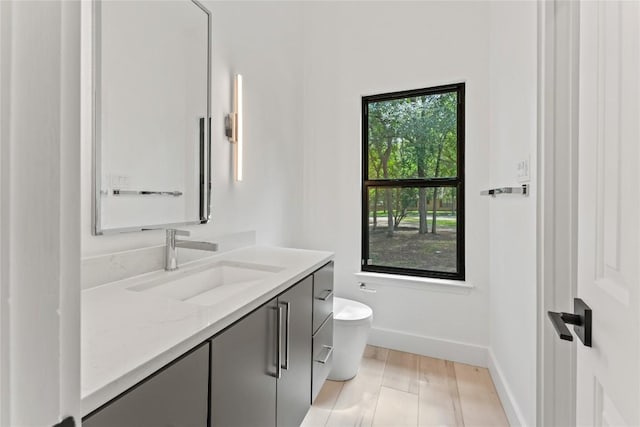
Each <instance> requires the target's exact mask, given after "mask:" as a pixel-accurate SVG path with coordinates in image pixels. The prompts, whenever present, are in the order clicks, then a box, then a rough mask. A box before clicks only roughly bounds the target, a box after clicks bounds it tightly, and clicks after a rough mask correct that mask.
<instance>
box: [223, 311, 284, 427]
mask: <svg viewBox="0 0 640 427" xmlns="http://www.w3.org/2000/svg"><path fill="white" fill-rule="evenodd" d="M276 325H277V303H276V300H275V299H274V300H272V301H271V302H269V303H267V304H265V305H263V306H262V307H260V308H258V309H257V310H255V311H254V312H252V313H251V314H249V315H248V316H246V317H245V318H243V319H242V320H240V321H239V322H237V323H236V324H234V325H233V326H231V327H230V328H229V329H227V330H226V331H224V332H222V333H221V334H220V335H218V336H216V337H215V338H214V339H213V340H212V344H211V425H212V426H213V427H234V426H239V427H240V426H242V427H248V426H261V427H270V426H275V424H276V378H275V372H276V364H275V363H276V362H275V360H276V352H277V349H278V347H277V341H276V338H277V337H276V335H277V334H276Z"/></svg>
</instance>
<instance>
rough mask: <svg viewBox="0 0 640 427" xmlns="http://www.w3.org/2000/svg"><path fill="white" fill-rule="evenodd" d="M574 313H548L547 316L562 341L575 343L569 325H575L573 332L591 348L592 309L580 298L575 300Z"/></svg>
mask: <svg viewBox="0 0 640 427" xmlns="http://www.w3.org/2000/svg"><path fill="white" fill-rule="evenodd" d="M573 311H574V313H558V312H555V311H548V312H547V315H548V316H549V319H551V323H552V324H553V327H554V328H555V330H556V332H557V333H558V336H560V339H561V340H566V341H573V335H571V331H569V328H567V324H569V325H573V330H574V332H575V333H576V335H577V336H578V338H580V341H582V343H583V344H584V345H585V346H586V347H591V327H592V323H593V322H592V319H591V308H590V307H589V306H588V305H587V304H586V303H585V302H584V301H582V300H581V299H580V298H574V299H573Z"/></svg>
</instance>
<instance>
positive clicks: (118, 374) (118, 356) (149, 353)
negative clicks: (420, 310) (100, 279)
mask: <svg viewBox="0 0 640 427" xmlns="http://www.w3.org/2000/svg"><path fill="white" fill-rule="evenodd" d="M332 258H333V254H332V253H330V252H320V251H309V250H302V249H285V248H272V247H256V246H253V247H248V248H242V249H237V250H234V251H231V252H226V253H222V254H220V255H217V256H213V257H209V258H206V259H204V260H200V261H194V262H191V263H187V264H184V265H182V266H180V269H179V270H176V271H173V272H165V271H155V272H152V273H148V274H144V275H141V276H136V277H131V278H128V279H124V280H120V281H117V282H112V283H107V284H105V285H101V286H97V287H94V288H89V289H86V290H84V291H82V328H81V329H82V334H81V364H82V377H81V393H82V414H83V416H84V415H87V414H89V413H90V412H92V411H94V410H95V409H97V408H99V407H100V406H102V405H103V404H105V403H107V402H108V401H109V400H111V399H113V398H114V397H116V396H118V395H119V394H120V393H122V392H124V391H126V390H127V389H128V388H130V387H131V386H133V385H135V384H137V383H138V382H140V381H141V380H143V379H144V378H146V377H147V376H149V375H151V374H152V373H154V372H155V371H157V370H158V369H160V368H162V367H163V366H164V365H166V364H168V363H169V362H171V361H173V360H174V359H176V358H178V357H179V356H181V355H182V354H184V353H186V352H187V351H189V350H190V349H192V348H194V347H196V346H197V345H199V344H201V343H203V342H204V341H206V340H207V339H209V338H211V337H212V336H213V335H215V334H216V333H217V332H219V331H221V330H222V329H224V328H225V327H226V326H228V325H230V324H231V323H233V322H234V321H236V320H238V319H240V318H241V317H243V316H244V315H246V314H248V313H250V312H251V311H253V310H254V309H255V308H257V307H259V306H261V305H262V304H264V303H265V302H267V301H269V300H270V299H271V298H273V297H275V296H276V295H278V294H279V293H281V292H282V291H284V290H285V289H287V288H288V287H289V286H291V285H293V284H295V283H297V282H298V281H300V280H301V279H303V278H304V277H306V276H308V275H309V274H311V273H313V272H314V271H315V270H317V269H318V268H320V267H322V266H323V265H324V264H326V263H327V262H329V261H330V260H331V259H332ZM222 260H224V261H234V262H236V261H237V262H250V263H256V264H265V265H272V266H278V267H281V268H282V270H280V271H278V272H276V273H274V274H272V275H270V276H269V277H266V278H265V279H264V280H262V281H260V283H259V284H257V285H255V286H252V287H250V288H248V289H246V290H245V291H243V292H240V293H236V294H235V295H233V296H230V297H228V298H224V299H223V300H221V301H220V302H219V303H216V304H215V305H211V306H203V305H196V304H192V303H188V302H182V301H178V300H175V299H170V298H168V297H163V296H161V295H157V294H152V293H148V292H135V291H131V290H129V289H127V288H129V287H131V286H133V285H135V284H137V283H141V282H144V281H148V280H155V279H159V278H161V277H167V276H173V277H174V278H176V279H177V278H180V277H183V276H186V275H188V274H190V272H192V271H193V270H194V269H198V270H200V269H202V268H204V267H205V266H206V265H208V264H214V263H216V262H219V261H222Z"/></svg>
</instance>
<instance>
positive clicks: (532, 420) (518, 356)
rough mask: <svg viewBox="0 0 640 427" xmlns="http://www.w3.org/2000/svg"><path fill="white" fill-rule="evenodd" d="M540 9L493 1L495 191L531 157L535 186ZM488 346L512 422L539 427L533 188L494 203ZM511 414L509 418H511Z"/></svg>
mask: <svg viewBox="0 0 640 427" xmlns="http://www.w3.org/2000/svg"><path fill="white" fill-rule="evenodd" d="M536 10H537V9H536V3H535V2H534V1H529V2H492V3H491V41H490V51H491V55H490V58H491V60H490V70H491V73H490V75H491V79H490V84H491V86H490V93H491V97H490V99H491V105H490V111H491V144H490V165H489V166H490V167H489V169H490V171H491V173H490V181H491V184H492V185H493V186H505V185H509V186H510V185H515V184H517V179H516V177H517V175H516V164H517V163H518V162H519V161H520V160H522V159H524V158H528V157H529V156H530V158H531V163H530V165H529V171H530V174H531V182H532V183H535V182H536V177H535V171H536V141H537V115H536V105H537V104H536V103H537V86H536V79H537V74H536V73H537V43H536V37H537V26H536V25H537V24H536V23H537V21H536ZM489 217H490V230H491V238H490V240H489V241H490V263H491V271H490V277H491V293H490V308H491V309H490V317H489V319H490V331H491V335H490V336H491V338H490V348H491V352H492V360H491V362H492V374H493V376H494V378H497V380H498V383H502V384H499V387H498V388H499V390H500V388H501V386H503V390H502V398H503V401H505V400H507V401H509V402H511V403H512V404H513V407H511V408H509V407H507V408H506V409H507V413H508V415H510V416H509V418H510V420H511V422H512V424H526V425H530V426H534V425H536V188H535V187H532V191H531V195H530V196H529V197H527V198H523V197H502V198H496V199H494V200H491V204H490V214H489ZM509 412H511V413H509Z"/></svg>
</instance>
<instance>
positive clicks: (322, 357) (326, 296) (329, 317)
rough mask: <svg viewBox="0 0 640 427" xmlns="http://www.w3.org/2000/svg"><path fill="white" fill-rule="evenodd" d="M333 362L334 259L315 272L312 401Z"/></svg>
mask: <svg viewBox="0 0 640 427" xmlns="http://www.w3.org/2000/svg"><path fill="white" fill-rule="evenodd" d="M332 362H333V261H331V262H330V263H328V264H327V265H325V266H324V267H322V268H321V269H320V270H318V271H316V272H315V273H313V359H312V363H311V366H312V368H311V369H312V380H311V381H312V384H311V402H313V401H314V400H315V399H316V397H317V396H318V393H320V389H321V388H322V385H323V384H324V382H325V381H326V379H327V377H328V376H329V372H330V371H331V363H332Z"/></svg>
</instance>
